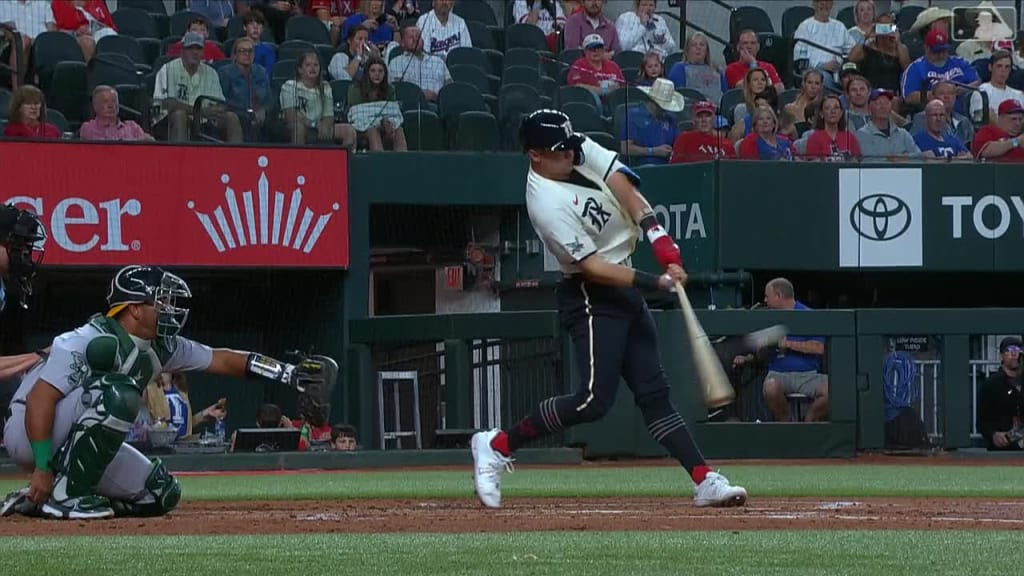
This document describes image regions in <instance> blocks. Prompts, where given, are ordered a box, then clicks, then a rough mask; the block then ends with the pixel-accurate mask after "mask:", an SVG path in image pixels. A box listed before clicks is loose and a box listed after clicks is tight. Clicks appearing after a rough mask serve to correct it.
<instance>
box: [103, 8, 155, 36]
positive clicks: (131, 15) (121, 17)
mask: <svg viewBox="0 0 1024 576" xmlns="http://www.w3.org/2000/svg"><path fill="white" fill-rule="evenodd" d="M111 16H113V17H114V25H115V26H117V32H118V35H120V36H129V37H131V38H156V39H159V38H162V36H161V35H160V29H159V28H158V27H157V23H156V20H155V19H154V18H153V15H152V14H150V13H148V12H146V11H145V10H141V9H139V8H137V7H132V8H118V10H117V11H116V12H114V13H113V14H111Z"/></svg>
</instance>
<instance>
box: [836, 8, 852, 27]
mask: <svg viewBox="0 0 1024 576" xmlns="http://www.w3.org/2000/svg"><path fill="white" fill-rule="evenodd" d="M836 20H839V21H840V22H842V23H843V26H846V27H847V28H853V27H854V26H856V25H857V15H856V14H855V13H854V11H853V6H847V7H846V8H843V9H842V10H840V11H839V13H838V14H836Z"/></svg>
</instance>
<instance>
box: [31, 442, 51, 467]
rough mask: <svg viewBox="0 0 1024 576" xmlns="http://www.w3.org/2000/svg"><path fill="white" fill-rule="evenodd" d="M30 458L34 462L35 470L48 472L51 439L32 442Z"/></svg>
mask: <svg viewBox="0 0 1024 576" xmlns="http://www.w3.org/2000/svg"><path fill="white" fill-rule="evenodd" d="M30 444H31V445H32V458H33V459H34V460H35V462H36V470H42V471H44V472H47V471H49V470H50V456H51V455H52V454H53V439H52V438H47V439H46V440H32V441H31V442H30Z"/></svg>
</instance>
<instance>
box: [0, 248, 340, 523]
mask: <svg viewBox="0 0 1024 576" xmlns="http://www.w3.org/2000/svg"><path fill="white" fill-rule="evenodd" d="M191 296H192V294H191V291H190V290H189V287H188V285H187V284H186V283H185V281H184V280H182V279H181V278H179V277H178V276H175V275H174V274H171V273H169V272H165V271H164V270H162V269H161V268H158V267H155V266H138V265H133V266H127V267H125V268H122V269H121V270H120V271H118V273H117V274H116V275H115V276H114V279H113V281H112V282H111V284H110V292H109V294H108V295H107V304H108V310H107V313H106V314H97V315H95V316H93V317H92V318H90V319H89V322H88V323H87V324H85V325H84V326H81V327H79V328H77V329H75V330H72V331H70V332H65V333H64V334H61V335H60V336H58V337H57V338H55V339H54V340H53V345H52V347H51V350H50V353H49V356H48V358H47V359H46V360H45V361H43V362H39V363H38V364H36V365H35V366H33V367H32V368H31V369H30V370H29V371H28V373H27V374H26V375H25V377H24V379H23V380H22V384H21V386H20V387H19V388H18V391H17V392H16V393H15V395H14V400H13V401H12V404H11V410H10V418H9V419H8V421H7V425H6V427H5V429H4V441H5V443H6V446H7V451H8V452H9V454H10V457H11V458H12V459H13V460H14V461H15V462H17V463H18V465H19V466H21V467H22V468H24V469H25V470H26V471H31V473H32V477H31V480H30V483H29V486H28V487H26V488H24V489H22V490H19V491H17V492H15V493H13V494H11V495H9V496H8V497H7V499H6V500H5V501H4V502H3V504H2V505H0V515H7V514H11V513H14V512H20V513H23V514H28V515H34V516H38V515H41V516H45V517H50V518H59V519H95V518H109V517H112V516H119V517H120V516H136V517H148V516H161V515H163V514H166V513H168V512H170V511H171V510H173V509H174V507H175V506H177V504H178V501H179V500H180V499H181V487H180V486H179V484H178V481H177V479H175V478H174V476H172V475H171V474H170V472H168V470H167V468H166V467H165V466H164V464H163V463H162V462H161V461H160V460H159V459H156V460H153V461H150V459H149V458H147V457H146V456H144V455H143V454H142V453H141V452H139V451H138V450H136V449H135V448H133V447H131V446H130V445H128V444H126V443H125V442H124V440H125V437H126V435H127V433H128V429H129V427H130V426H131V424H132V422H134V421H135V416H136V414H137V412H138V410H139V401H140V395H141V391H142V389H143V387H144V386H145V385H146V383H148V382H149V381H150V380H152V378H153V375H154V374H158V373H160V372H161V371H168V372H177V371H181V372H185V371H194V370H202V371H206V372H209V373H211V374H220V375H226V376H237V377H240V378H244V377H258V378H267V379H270V380H276V381H279V382H281V383H282V384H284V385H286V386H290V387H293V388H296V389H298V390H299V391H300V392H304V393H307V394H314V395H317V394H323V396H322V398H324V399H326V395H327V393H328V392H329V387H328V386H326V385H323V380H322V379H320V378H319V375H320V374H322V373H323V371H324V363H323V362H320V361H315V360H302V361H301V362H300V363H299V364H298V365H292V364H287V363H284V362H280V361H278V360H275V359H273V358H269V357H267V356H263V355H260V354H255V353H251V352H240V351H235V350H228V349H225V348H218V349H211V348H210V347H208V346H206V345H204V344H200V343H198V342H194V341H192V340H189V339H187V338H183V337H181V336H179V335H178V333H179V332H180V331H181V329H182V327H183V326H184V325H185V321H186V320H187V318H188V312H189V309H188V308H187V307H186V306H187V302H185V301H184V300H186V299H188V298H191ZM327 360H329V359H327ZM329 362H330V363H332V364H333V361H330V360H329Z"/></svg>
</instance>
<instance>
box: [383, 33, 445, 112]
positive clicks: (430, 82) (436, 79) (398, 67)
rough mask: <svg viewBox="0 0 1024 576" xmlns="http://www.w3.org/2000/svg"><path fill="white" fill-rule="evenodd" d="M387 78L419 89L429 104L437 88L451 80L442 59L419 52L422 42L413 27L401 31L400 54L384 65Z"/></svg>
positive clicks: (435, 100)
mask: <svg viewBox="0 0 1024 576" xmlns="http://www.w3.org/2000/svg"><path fill="white" fill-rule="evenodd" d="M388 75H389V76H390V77H391V81H392V82H398V81H404V82H411V83H413V84H415V85H417V86H419V87H420V90H423V96H424V97H425V98H426V99H427V102H430V103H435V102H437V95H438V93H440V92H441V88H444V85H445V84H447V83H449V82H451V81H452V75H451V72H449V71H448V65H447V64H445V62H444V60H442V59H441V57H440V56H434V55H433V54H428V53H427V52H426V51H424V50H423V39H422V38H420V29H419V28H417V27H416V26H406V27H405V29H404V30H402V53H401V54H399V55H398V56H395V57H394V58H392V59H391V62H389V63H388Z"/></svg>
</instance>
